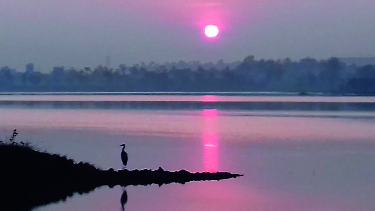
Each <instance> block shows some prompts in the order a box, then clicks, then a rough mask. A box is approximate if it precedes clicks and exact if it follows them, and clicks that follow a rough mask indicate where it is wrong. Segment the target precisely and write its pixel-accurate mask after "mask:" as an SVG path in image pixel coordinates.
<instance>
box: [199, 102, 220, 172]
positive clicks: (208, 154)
mask: <svg viewBox="0 0 375 211" xmlns="http://www.w3.org/2000/svg"><path fill="white" fill-rule="evenodd" d="M203 117H204V125H203V149H204V167H205V171H207V172H217V171H218V147H219V145H218V137H217V129H216V119H217V110H216V109H206V110H204V111H203Z"/></svg>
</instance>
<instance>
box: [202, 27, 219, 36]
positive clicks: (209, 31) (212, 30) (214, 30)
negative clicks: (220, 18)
mask: <svg viewBox="0 0 375 211" xmlns="http://www.w3.org/2000/svg"><path fill="white" fill-rule="evenodd" d="M204 33H205V34H206V36H207V37H216V36H217V35H218V34H219V28H218V27H217V26H215V25H207V26H206V28H205V29H204Z"/></svg>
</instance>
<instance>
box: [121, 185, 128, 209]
mask: <svg viewBox="0 0 375 211" xmlns="http://www.w3.org/2000/svg"><path fill="white" fill-rule="evenodd" d="M122 191H123V192H122V195H121V199H120V201H121V208H122V210H123V211H125V205H126V203H127V202H128V193H127V192H126V189H125V187H123V188H122Z"/></svg>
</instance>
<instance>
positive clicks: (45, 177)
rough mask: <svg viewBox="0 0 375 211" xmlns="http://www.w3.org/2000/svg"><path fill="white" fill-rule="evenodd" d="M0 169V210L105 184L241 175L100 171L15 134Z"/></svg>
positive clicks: (1, 148)
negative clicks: (16, 136)
mask: <svg viewBox="0 0 375 211" xmlns="http://www.w3.org/2000/svg"><path fill="white" fill-rule="evenodd" d="M15 132H16V131H15ZM13 135H14V133H13ZM0 168H1V173H0V187H1V189H0V198H1V201H2V202H1V203H0V210H19V211H23V210H24V211H26V210H31V209H33V208H34V207H37V206H42V205H45V204H49V203H51V202H57V201H60V200H65V199H66V198H67V197H70V196H73V194H74V193H79V194H82V193H88V192H90V191H92V190H94V189H96V188H97V187H100V186H103V185H107V186H109V187H113V186H116V185H121V186H128V185H149V184H158V185H162V184H168V183H172V182H175V183H186V182H190V181H202V180H221V179H229V178H235V177H238V176H241V175H238V174H230V173H227V172H217V173H190V172H187V171H185V170H181V171H177V172H168V171H165V170H163V169H162V168H159V169H158V170H154V171H153V170H147V169H145V170H133V171H129V170H118V171H115V170H114V169H109V170H101V169H98V168H96V167H95V166H93V165H91V164H89V163H84V162H79V163H76V162H75V161H73V160H72V159H68V158H67V157H66V156H60V155H57V154H49V153H47V152H40V151H38V150H36V149H35V148H34V147H32V146H30V144H27V143H23V142H20V143H18V142H15V141H14V137H13V136H12V137H11V140H10V141H7V142H0Z"/></svg>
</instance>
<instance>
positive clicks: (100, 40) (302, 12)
mask: <svg viewBox="0 0 375 211" xmlns="http://www.w3.org/2000/svg"><path fill="white" fill-rule="evenodd" d="M374 9H375V1H373V0H356V1H353V0H303V1H302V0H286V1H284V0H283V1H281V0H263V1H258V0H206V1H202V0H201V1H198V0H189V1H188V0H159V1H149V0H137V1H134V0H53V1H51V0H17V1H14V0H1V1H0V30H1V33H0V66H4V65H9V66H12V67H16V68H22V69H23V67H24V65H25V64H26V63H28V62H33V63H35V64H36V66H37V67H40V68H41V70H43V71H49V70H50V68H51V67H52V66H57V65H64V66H76V67H78V68H80V67H84V66H96V65H99V64H105V57H106V56H107V55H111V58H112V65H113V66H117V65H118V64H120V63H127V64H134V63H138V62H141V61H144V62H149V61H156V62H165V61H178V60H201V61H217V60H219V59H224V60H225V61H234V60H242V59H243V58H244V57H246V56H247V55H255V57H256V58H265V59H268V58H272V59H277V58H285V57H291V58H292V59H300V58H303V57H307V56H310V57H316V58H327V57H330V56H338V57H348V56H375V42H373V37H375V24H372V23H371V20H375V13H374V12H373V11H374ZM206 24H216V25H218V26H219V27H220V32H221V33H220V35H219V37H218V38H217V39H215V40H208V39H206V38H205V36H204V33H203V32H204V26H205V25H206Z"/></svg>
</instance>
